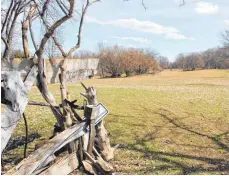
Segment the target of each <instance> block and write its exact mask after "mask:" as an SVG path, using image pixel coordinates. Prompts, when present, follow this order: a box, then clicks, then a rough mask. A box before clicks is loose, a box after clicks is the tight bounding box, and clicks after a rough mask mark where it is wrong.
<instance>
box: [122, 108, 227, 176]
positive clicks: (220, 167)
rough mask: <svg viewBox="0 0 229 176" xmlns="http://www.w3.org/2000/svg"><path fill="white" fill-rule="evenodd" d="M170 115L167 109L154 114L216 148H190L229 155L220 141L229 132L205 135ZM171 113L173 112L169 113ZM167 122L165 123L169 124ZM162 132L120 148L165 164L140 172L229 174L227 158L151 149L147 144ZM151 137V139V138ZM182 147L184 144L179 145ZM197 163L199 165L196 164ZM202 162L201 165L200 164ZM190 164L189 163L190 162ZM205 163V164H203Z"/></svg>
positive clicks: (147, 167)
mask: <svg viewBox="0 0 229 176" xmlns="http://www.w3.org/2000/svg"><path fill="white" fill-rule="evenodd" d="M167 113H168V111H167V110H165V109H159V111H158V112H156V113H155V112H154V114H158V115H160V116H161V117H162V118H163V119H165V120H166V121H167V122H168V123H169V124H172V125H174V126H175V127H176V128H178V129H181V130H185V131H188V132H190V133H192V134H193V135H196V136H197V137H198V136H199V137H206V138H207V139H209V140H211V141H212V142H214V143H215V145H216V147H215V148H212V147H208V146H206V144H204V143H203V145H201V146H198V145H194V146H191V145H190V147H199V148H204V149H205V148H206V149H207V148H209V149H213V150H218V151H219V152H220V150H224V152H225V153H227V154H226V155H228V154H229V147H228V146H227V145H226V144H225V143H223V142H222V141H221V140H220V137H222V136H224V135H227V134H229V131H227V132H224V133H221V134H219V135H216V136H210V135H207V134H203V133H201V132H198V131H195V130H193V129H191V128H190V127H187V126H186V125H184V124H179V123H178V122H176V119H175V120H174V119H172V118H170V117H168V115H166V114H167ZM169 113H171V112H169ZM167 122H165V123H166V124H167ZM158 130H160V128H156V130H155V131H153V132H151V133H148V134H146V135H145V136H144V138H138V139H136V142H135V143H134V144H127V145H123V146H120V148H123V149H127V150H130V151H131V150H132V151H135V152H140V153H142V154H143V157H144V159H145V160H154V161H160V162H163V163H162V164H161V165H156V166H155V167H153V166H152V165H150V166H146V167H144V168H140V170H139V172H143V173H144V172H145V173H152V174H155V173H160V172H165V171H167V172H170V170H178V171H179V174H198V173H201V172H203V173H213V174H214V173H216V172H217V173H221V174H229V160H227V159H225V158H226V156H225V158H211V157H209V156H206V157H205V156H204V157H203V156H193V155H189V154H183V153H179V152H164V151H163V152H162V151H155V150H157V149H150V148H149V147H148V146H147V144H146V143H147V142H149V141H150V140H151V141H152V140H154V139H155V138H156V135H157V132H158ZM149 136H151V138H149ZM154 137H155V138H154ZM179 145H182V144H179ZM184 145H185V146H188V145H189V144H184ZM139 146H140V147H139ZM178 150H179V148H178ZM184 161H191V163H193V164H187V162H184ZM195 162H197V163H195ZM198 162H200V163H201V164H200V163H198ZM188 163H189V162H188ZM203 163H205V164H203Z"/></svg>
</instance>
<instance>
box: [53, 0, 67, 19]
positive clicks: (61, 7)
mask: <svg viewBox="0 0 229 176" xmlns="http://www.w3.org/2000/svg"><path fill="white" fill-rule="evenodd" d="M56 2H57V4H58V6H59V7H60V9H61V10H62V12H63V13H64V14H65V15H68V13H67V12H66V11H65V10H64V8H63V6H62V4H61V3H60V2H59V0H56Z"/></svg>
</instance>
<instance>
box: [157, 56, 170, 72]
mask: <svg viewBox="0 0 229 176" xmlns="http://www.w3.org/2000/svg"><path fill="white" fill-rule="evenodd" d="M158 61H159V64H160V67H161V68H162V69H168V68H169V59H168V58H167V57H164V56H159V57H158Z"/></svg>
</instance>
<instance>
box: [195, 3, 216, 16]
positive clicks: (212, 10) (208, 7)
mask: <svg viewBox="0 0 229 176" xmlns="http://www.w3.org/2000/svg"><path fill="white" fill-rule="evenodd" d="M218 11H219V6H218V5H217V4H212V3H210V2H203V1H200V2H198V3H197V4H196V12H197V13H201V14H216V13H217V12H218Z"/></svg>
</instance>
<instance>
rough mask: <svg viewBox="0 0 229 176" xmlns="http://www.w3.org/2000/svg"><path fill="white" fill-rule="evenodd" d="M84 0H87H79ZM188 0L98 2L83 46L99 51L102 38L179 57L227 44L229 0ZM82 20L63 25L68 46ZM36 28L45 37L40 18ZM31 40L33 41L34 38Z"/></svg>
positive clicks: (90, 15)
mask: <svg viewBox="0 0 229 176" xmlns="http://www.w3.org/2000/svg"><path fill="white" fill-rule="evenodd" d="M3 1H6V0H2V3H3ZM80 1H83V0H79V1H77V2H80ZM6 2H8V1H6ZM182 2H183V0H144V5H145V6H146V9H145V8H144V7H143V5H142V0H128V1H125V0H101V2H98V3H94V4H93V5H92V6H90V7H89V9H88V11H87V14H86V18H85V21H84V25H83V32H82V43H81V47H80V50H89V51H94V52H97V51H98V43H103V44H104V45H105V46H112V45H120V46H123V47H136V48H152V49H154V50H156V51H157V52H159V53H160V54H161V55H162V56H166V57H168V59H169V60H170V61H174V60H175V58H176V56H177V55H178V54H179V53H188V52H199V51H204V50H206V49H209V48H213V47H218V46H220V45H222V41H221V39H222V37H221V33H222V32H223V31H225V30H226V29H229V0H185V2H186V3H185V5H183V6H180V5H181V4H182ZM2 3H1V4H2ZM78 6H79V7H81V6H80V4H78V3H76V9H77V7H78ZM74 19H77V18H76V17H75V18H74ZM78 22H79V21H74V20H71V21H68V22H67V23H65V24H64V26H63V28H62V31H63V41H62V44H63V47H64V48H65V49H66V50H69V49H70V48H71V47H73V46H74V45H75V44H76V42H77V32H78ZM18 29H19V30H20V29H21V27H19V28H18ZM33 29H34V32H35V38H37V41H39V40H40V38H41V37H42V34H41V32H40V31H41V27H40V26H39V23H34V24H33ZM15 43H16V42H15ZM29 43H30V46H33V45H32V42H31V39H30V41H29ZM31 50H33V51H34V49H31Z"/></svg>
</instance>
